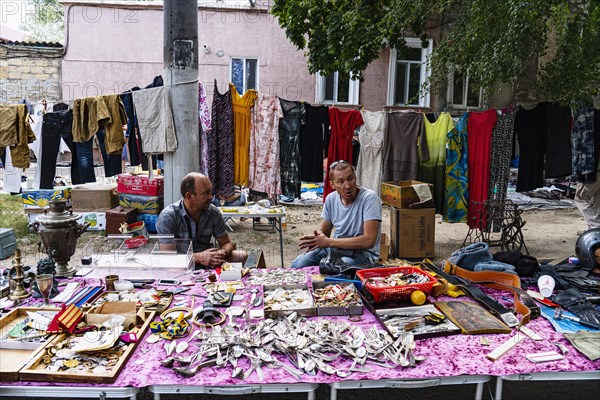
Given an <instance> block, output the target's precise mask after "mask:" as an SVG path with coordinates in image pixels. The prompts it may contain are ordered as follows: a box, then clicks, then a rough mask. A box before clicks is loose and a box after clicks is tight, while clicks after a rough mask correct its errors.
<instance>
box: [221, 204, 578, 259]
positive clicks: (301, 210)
mask: <svg viewBox="0 0 600 400" xmlns="http://www.w3.org/2000/svg"><path fill="white" fill-rule="evenodd" d="M286 209H287V229H285V230H284V231H283V256H284V263H285V266H286V267H289V265H290V263H291V261H292V260H293V259H294V258H295V257H296V256H297V255H298V254H299V252H300V250H299V249H298V239H299V238H300V237H301V236H303V235H307V234H310V233H311V232H312V231H313V230H314V229H318V227H319V226H320V223H321V216H320V213H321V207H320V206H306V207H301V206H286ZM521 217H522V219H523V220H524V221H525V222H526V223H525V225H524V227H523V235H524V238H525V245H526V246H527V249H528V250H529V253H530V254H531V255H533V256H534V257H536V258H538V260H539V261H540V262H541V261H542V260H555V259H558V258H565V257H568V256H570V255H573V254H574V253H575V242H576V241H577V238H578V237H579V235H578V232H581V231H584V230H585V229H586V228H587V225H586V223H585V220H584V219H583V217H582V216H581V214H580V213H579V211H578V210H577V209H576V208H572V209H557V210H532V211H525V212H523V214H522V215H521ZM231 226H232V228H233V232H230V238H231V240H232V241H233V242H236V243H237V245H238V248H243V249H248V248H253V247H260V248H262V250H263V252H264V254H265V259H266V262H267V266H269V267H278V266H280V264H281V261H280V256H279V254H280V253H279V240H278V239H279V238H278V234H277V232H275V231H274V232H266V231H257V230H255V229H253V226H252V220H251V219H250V220H245V221H240V220H237V219H236V220H235V223H234V224H231ZM382 232H387V234H388V235H389V234H390V209H389V207H388V206H384V208H383V224H382ZM468 232H469V228H468V226H467V224H464V223H458V224H450V223H446V222H442V220H441V215H436V225H435V260H444V259H446V258H447V257H448V256H449V255H450V253H452V252H453V251H454V250H456V249H458V248H460V247H461V245H462V243H463V241H464V240H465V237H466V235H467V233H468ZM496 251H499V248H492V252H496Z"/></svg>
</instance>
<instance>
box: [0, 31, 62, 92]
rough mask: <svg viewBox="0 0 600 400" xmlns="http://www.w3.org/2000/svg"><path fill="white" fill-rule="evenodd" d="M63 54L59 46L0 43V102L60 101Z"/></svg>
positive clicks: (53, 44)
mask: <svg viewBox="0 0 600 400" xmlns="http://www.w3.org/2000/svg"><path fill="white" fill-rule="evenodd" d="M62 55H63V47H62V45H60V44H55V43H24V42H6V41H5V42H0V103H9V104H12V103H17V102H21V101H22V100H23V99H27V101H28V102H30V103H37V102H40V101H42V100H43V99H44V98H45V99H46V100H47V101H48V102H51V103H56V102H58V101H61V100H62V83H61V82H62V57H63V56H62Z"/></svg>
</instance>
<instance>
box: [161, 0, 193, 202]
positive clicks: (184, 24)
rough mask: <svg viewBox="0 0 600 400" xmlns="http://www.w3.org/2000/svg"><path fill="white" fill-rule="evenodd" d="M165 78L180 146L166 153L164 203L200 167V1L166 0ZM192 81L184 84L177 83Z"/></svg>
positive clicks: (178, 193) (169, 200)
mask: <svg viewBox="0 0 600 400" xmlns="http://www.w3.org/2000/svg"><path fill="white" fill-rule="evenodd" d="M163 13H164V14H163V15H164V16H163V18H164V28H163V29H164V34H163V35H164V49H163V67H164V71H163V78H164V82H165V85H175V86H171V106H172V107H173V119H174V121H175V130H176V132H177V150H175V152H173V153H168V154H165V156H164V157H165V199H164V201H165V205H167V204H170V203H173V202H174V201H176V200H177V199H179V198H180V197H181V194H180V192H179V187H180V183H181V180H182V179H183V177H184V176H185V175H187V174H188V173H189V172H192V171H198V169H199V165H200V145H199V135H198V132H199V131H198V83H197V82H196V81H197V79H198V1H197V0H164V1H163ZM184 82H193V83H189V84H184V85H177V83H184Z"/></svg>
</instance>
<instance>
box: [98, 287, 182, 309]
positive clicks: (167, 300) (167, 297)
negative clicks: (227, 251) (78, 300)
mask: <svg viewBox="0 0 600 400" xmlns="http://www.w3.org/2000/svg"><path fill="white" fill-rule="evenodd" d="M109 293H118V292H104V293H102V294H101V295H100V296H98V297H97V298H96V299H95V300H94V302H93V304H92V307H97V306H100V305H102V304H103V303H104V301H102V300H103V299H105V298H106V296H108V294H109ZM160 297H161V298H164V299H165V300H164V302H163V305H160V304H159V305H156V306H146V305H143V304H142V305H143V306H144V309H145V310H146V311H156V313H157V314H160V313H162V312H163V311H165V310H166V309H167V308H169V305H171V302H172V301H173V293H171V292H162V293H161V295H160ZM119 301H120V300H119ZM139 306H140V305H139V304H138V309H139Z"/></svg>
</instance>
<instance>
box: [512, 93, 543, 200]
mask: <svg viewBox="0 0 600 400" xmlns="http://www.w3.org/2000/svg"><path fill="white" fill-rule="evenodd" d="M515 134H516V135H517V138H518V140H519V155H520V157H519V175H518V177H517V192H527V191H529V190H534V189H537V188H539V187H542V186H543V185H544V153H545V151H546V103H540V104H538V105H537V106H535V107H534V108H532V109H531V110H524V109H521V110H519V112H518V113H517V116H516V118H515Z"/></svg>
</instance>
